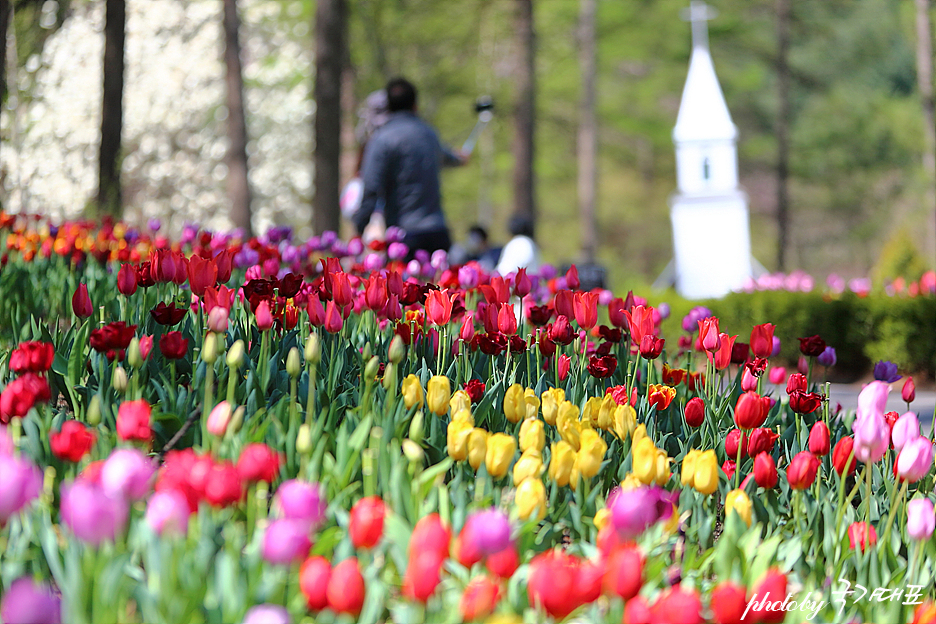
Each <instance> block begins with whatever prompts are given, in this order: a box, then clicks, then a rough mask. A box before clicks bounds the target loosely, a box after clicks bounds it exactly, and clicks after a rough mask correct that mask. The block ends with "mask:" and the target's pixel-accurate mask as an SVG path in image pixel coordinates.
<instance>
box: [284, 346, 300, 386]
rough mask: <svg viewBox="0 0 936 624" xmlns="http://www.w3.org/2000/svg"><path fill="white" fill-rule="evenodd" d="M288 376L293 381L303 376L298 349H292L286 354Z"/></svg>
mask: <svg viewBox="0 0 936 624" xmlns="http://www.w3.org/2000/svg"><path fill="white" fill-rule="evenodd" d="M286 374H288V375H289V376H290V377H292V378H293V379H296V378H298V377H299V375H301V374H302V362H300V361H299V349H298V348H296V347H293V348H292V349H290V350H289V353H288V354H286Z"/></svg>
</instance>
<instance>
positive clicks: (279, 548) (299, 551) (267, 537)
mask: <svg viewBox="0 0 936 624" xmlns="http://www.w3.org/2000/svg"><path fill="white" fill-rule="evenodd" d="M311 547H312V542H311V540H309V524H308V523H307V522H305V521H303V520H292V519H281V520H274V521H273V522H271V523H270V525H269V526H268V527H267V529H266V533H264V534H263V558H264V559H265V560H266V561H267V562H269V563H272V564H274V565H289V564H291V563H293V562H294V561H299V560H301V559H304V558H305V556H306V555H308V554H309V549H310V548H311Z"/></svg>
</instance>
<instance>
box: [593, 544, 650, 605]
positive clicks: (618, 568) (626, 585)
mask: <svg viewBox="0 0 936 624" xmlns="http://www.w3.org/2000/svg"><path fill="white" fill-rule="evenodd" d="M643 567H644V557H643V554H641V552H640V551H639V550H638V549H637V548H636V547H629V546H625V547H623V548H618V549H617V550H615V551H614V552H613V553H611V556H610V557H609V558H608V560H607V562H606V564H605V573H604V579H603V581H602V586H603V588H604V592H605V594H607V595H611V596H620V597H621V598H623V599H624V600H630V599H631V598H633V597H634V596H636V595H637V593H638V592H639V591H640V588H641V587H642V586H643Z"/></svg>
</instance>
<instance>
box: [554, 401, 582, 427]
mask: <svg viewBox="0 0 936 624" xmlns="http://www.w3.org/2000/svg"><path fill="white" fill-rule="evenodd" d="M562 420H579V408H578V406H577V405H573V404H572V402H571V401H563V402H562V403H560V404H559V414H558V415H557V416H556V426H557V427H558V426H559V422H560V421H562Z"/></svg>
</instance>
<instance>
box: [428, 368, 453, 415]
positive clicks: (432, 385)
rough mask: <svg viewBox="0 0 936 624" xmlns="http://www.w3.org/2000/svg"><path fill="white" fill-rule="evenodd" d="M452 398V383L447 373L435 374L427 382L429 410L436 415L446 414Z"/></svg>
mask: <svg viewBox="0 0 936 624" xmlns="http://www.w3.org/2000/svg"><path fill="white" fill-rule="evenodd" d="M451 398H452V385H451V383H450V382H449V378H448V377H446V376H445V375H435V376H434V377H432V378H431V379H430V380H429V383H428V384H426V402H427V403H428V404H429V411H430V412H432V413H433V414H435V415H436V416H445V415H446V414H447V413H448V409H449V399H451Z"/></svg>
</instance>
